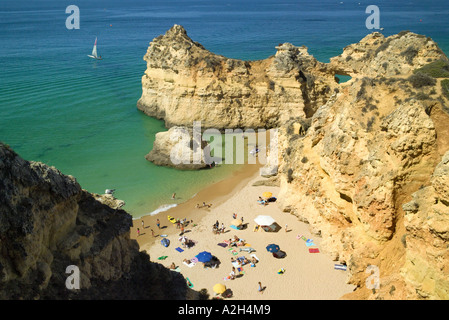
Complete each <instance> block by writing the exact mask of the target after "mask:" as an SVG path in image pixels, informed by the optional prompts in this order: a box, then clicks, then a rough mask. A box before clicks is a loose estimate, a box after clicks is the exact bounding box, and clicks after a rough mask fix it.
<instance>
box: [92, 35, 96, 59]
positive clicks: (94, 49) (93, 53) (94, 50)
mask: <svg viewBox="0 0 449 320" xmlns="http://www.w3.org/2000/svg"><path fill="white" fill-rule="evenodd" d="M92 55H93V56H94V57H95V58H97V38H95V44H94V48H93V49H92Z"/></svg>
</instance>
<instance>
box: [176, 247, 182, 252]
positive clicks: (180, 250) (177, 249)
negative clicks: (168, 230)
mask: <svg viewBox="0 0 449 320" xmlns="http://www.w3.org/2000/svg"><path fill="white" fill-rule="evenodd" d="M175 250H176V251H178V252H183V251H184V250H182V249H181V248H180V247H177V248H176V249H175Z"/></svg>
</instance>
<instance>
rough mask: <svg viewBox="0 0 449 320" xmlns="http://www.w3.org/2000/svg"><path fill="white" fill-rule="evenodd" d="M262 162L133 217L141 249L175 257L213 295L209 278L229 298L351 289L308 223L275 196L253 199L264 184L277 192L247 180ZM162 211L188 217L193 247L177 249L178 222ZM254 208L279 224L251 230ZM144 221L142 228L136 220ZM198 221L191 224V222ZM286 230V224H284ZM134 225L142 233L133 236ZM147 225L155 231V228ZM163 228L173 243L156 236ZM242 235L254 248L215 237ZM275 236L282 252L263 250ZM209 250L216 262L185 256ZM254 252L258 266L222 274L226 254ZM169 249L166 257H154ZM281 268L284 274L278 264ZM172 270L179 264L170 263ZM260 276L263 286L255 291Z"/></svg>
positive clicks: (312, 295)
mask: <svg viewBox="0 0 449 320" xmlns="http://www.w3.org/2000/svg"><path fill="white" fill-rule="evenodd" d="M259 168H260V167H259V166H256V165H248V166H245V167H244V168H243V169H242V170H240V171H239V172H236V173H235V174H234V175H233V176H232V177H231V178H229V179H226V180H224V181H221V182H219V183H216V184H214V185H212V186H210V187H209V188H207V189H205V190H203V191H201V192H199V193H198V194H197V195H196V196H195V197H194V198H192V199H190V200H188V201H187V202H185V203H182V204H180V205H178V206H177V207H175V208H172V209H170V210H168V211H166V212H162V213H159V214H157V215H155V216H145V217H142V218H139V219H136V220H134V226H133V228H132V230H131V237H132V238H134V239H136V240H137V241H138V243H139V245H140V248H141V250H142V251H143V250H145V251H146V252H147V253H148V254H149V256H150V259H151V261H153V262H157V263H161V264H163V265H164V266H166V267H169V266H170V265H171V264H172V263H174V264H175V265H176V266H178V267H179V269H178V270H180V271H179V272H181V273H182V275H183V276H184V277H185V278H189V280H190V281H191V282H192V284H193V289H194V290H196V291H200V290H201V289H203V288H205V289H207V291H208V293H209V294H210V297H213V296H214V295H215V293H214V291H213V286H214V285H215V284H217V283H222V284H224V285H225V286H226V288H228V289H230V290H231V291H232V293H233V296H232V297H231V298H228V299H236V300H259V299H260V300H308V299H313V300H324V299H326V300H335V299H339V298H340V297H342V296H343V295H344V294H346V293H349V292H352V291H353V289H354V286H353V285H349V284H347V283H346V279H347V271H343V270H335V269H334V265H335V263H336V262H335V261H332V259H331V258H330V256H329V255H327V254H325V253H323V252H322V250H321V248H320V238H319V237H318V236H315V235H312V234H311V233H310V231H309V229H308V225H307V224H305V223H303V222H300V221H298V219H297V218H296V217H295V216H293V215H291V214H290V213H286V212H283V211H282V210H281V208H280V206H279V204H278V203H276V202H271V203H269V205H267V206H263V205H260V204H259V203H258V202H257V200H258V198H259V196H261V195H262V193H263V192H265V191H268V192H271V193H272V194H273V196H274V197H277V194H278V192H279V187H273V186H252V184H253V183H254V182H255V181H258V180H263V179H264V178H262V177H260V176H259ZM203 201H204V202H206V203H212V206H211V208H199V209H198V208H195V206H196V204H197V203H199V204H202V202H203ZM233 213H236V214H237V218H238V219H241V218H242V217H243V219H244V220H243V224H244V225H246V228H244V229H242V230H235V229H232V228H230V225H231V221H232V220H233V218H232V215H233ZM167 215H170V216H173V217H174V218H176V219H184V218H186V219H187V220H188V221H190V220H193V223H190V224H189V225H188V226H187V227H186V228H185V233H184V236H185V237H186V238H188V239H191V240H193V241H194V242H195V245H194V246H193V247H191V248H184V249H183V250H184V251H183V252H178V251H177V250H175V249H176V248H177V247H181V248H182V245H181V242H180V241H179V240H178V239H179V238H180V232H181V230H180V229H178V228H177V227H176V225H175V224H172V223H171V222H170V221H169V220H168V219H167ZM258 215H269V216H271V217H272V218H274V219H275V220H276V222H277V224H278V225H279V227H280V228H278V229H279V230H277V231H276V232H265V231H263V230H260V231H257V232H255V231H254V226H255V225H256V223H255V222H254V218H255V217H256V216H258ZM156 219H160V222H161V229H158V227H157V226H156ZM142 220H143V221H144V227H143V228H142V224H141V221H142ZM217 220H218V222H219V225H220V226H221V224H222V223H223V224H224V226H225V227H226V229H225V232H224V233H222V234H214V233H213V232H212V225H213V224H214V223H215V222H216V221H217ZM195 224H196V226H193V225H195ZM286 225H287V226H288V227H287V232H286V231H285V226H286ZM137 228H139V229H140V231H141V234H140V235H139V236H137ZM151 229H152V230H153V231H154V236H153V235H152V232H151ZM164 234H166V235H167V237H166V238H168V239H169V240H170V245H169V246H168V247H164V246H163V245H162V244H161V239H162V237H161V236H160V235H164ZM235 235H236V236H237V237H239V238H240V239H244V240H245V242H246V243H247V244H249V245H250V246H251V248H253V249H255V250H256V251H255V252H252V253H248V252H245V251H240V249H241V248H245V247H242V246H239V247H236V248H235V249H236V251H237V255H235V256H234V255H233V254H232V253H231V252H230V251H229V247H226V248H223V247H221V246H219V245H218V243H222V242H223V241H224V240H228V239H230V238H233V237H234V236H235ZM298 236H304V237H305V238H307V239H312V240H313V243H314V245H313V246H310V247H309V246H307V245H306V241H305V240H304V239H302V238H300V237H298ZM271 243H274V244H277V245H279V247H280V250H281V251H283V252H285V253H286V256H285V257H284V258H275V257H273V255H272V253H270V252H268V251H267V250H266V246H267V245H268V244H271ZM309 248H318V249H319V250H320V252H319V253H310V252H309ZM202 251H208V252H210V253H212V255H214V256H215V257H217V258H218V259H219V260H220V264H219V265H218V266H217V267H216V268H204V267H203V265H202V263H201V262H198V263H196V265H194V266H191V267H189V266H187V265H186V264H184V263H183V260H184V259H191V258H194V257H195V256H196V255H197V254H198V253H200V252H202ZM251 254H255V255H256V256H257V258H258V259H259V262H258V263H256V265H255V267H251V266H250V265H249V264H247V265H244V266H243V272H244V273H243V274H242V275H241V276H239V277H237V278H236V279H234V280H225V279H226V277H227V276H228V275H229V274H230V272H231V270H232V267H233V265H232V263H231V258H232V257H234V258H236V257H240V256H245V257H246V258H248V259H250V258H251ZM161 256H167V258H166V259H164V260H159V259H158V257H161ZM281 268H283V269H284V270H285V271H284V273H283V274H278V271H279V270H280V269H281ZM172 272H176V271H172ZM259 282H261V285H262V287H263V288H264V290H263V291H262V292H259V291H258V283H259Z"/></svg>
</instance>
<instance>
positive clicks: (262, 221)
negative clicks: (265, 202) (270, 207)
mask: <svg viewBox="0 0 449 320" xmlns="http://www.w3.org/2000/svg"><path fill="white" fill-rule="evenodd" d="M254 222H256V223H257V224H258V225H260V226H271V225H272V224H273V223H275V222H276V220H274V219H273V218H272V217H271V216H263V215H259V216H257V217H256V218H255V219H254Z"/></svg>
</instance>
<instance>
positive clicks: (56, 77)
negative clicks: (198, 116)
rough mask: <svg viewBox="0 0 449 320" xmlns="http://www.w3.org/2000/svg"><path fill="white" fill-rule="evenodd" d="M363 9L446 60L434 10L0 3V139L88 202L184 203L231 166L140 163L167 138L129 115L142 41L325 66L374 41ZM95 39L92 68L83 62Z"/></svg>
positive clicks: (445, 8) (448, 11) (259, 3)
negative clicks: (295, 50) (424, 41)
mask: <svg viewBox="0 0 449 320" xmlns="http://www.w3.org/2000/svg"><path fill="white" fill-rule="evenodd" d="M72 4H75V5H77V6H78V7H79V9H80V29H78V30H68V29H67V28H66V25H65V21H66V18H67V17H68V16H69V14H66V13H65V9H66V7H67V6H69V5H72ZM370 4H376V5H377V6H378V7H379V9H380V13H381V15H380V23H381V27H383V28H384V30H383V31H382V32H383V33H384V34H385V35H390V34H394V33H397V32H400V31H402V30H410V31H413V32H416V33H420V34H425V35H426V36H430V37H432V38H433V39H434V40H435V41H437V42H438V44H439V45H440V47H441V48H442V49H443V50H444V51H445V52H446V53H448V52H449V19H448V17H449V5H448V4H447V2H446V1H443V0H440V1H426V2H422V1H387V0H383V1H377V3H372V2H371V1H363V0H359V1H333V0H332V1H331V0H323V1H320V0H314V1H293V0H289V1H287V0H279V1H274V0H273V1H268V0H245V1H241V0H223V1H216V0H209V1H194V0H178V1H170V0H164V1H161V0H158V1H153V0H130V1H118V0H107V1H106V0H98V1H61V0H40V1H30V0H27V1H25V0H22V1H21V0H14V1H10V0H2V1H1V2H0V140H1V141H3V142H5V143H7V144H9V145H10V146H11V147H12V148H13V149H14V150H15V151H16V152H18V153H19V154H20V155H21V156H22V157H23V158H25V159H29V160H36V161H42V162H44V163H46V164H49V165H52V166H55V167H57V168H58V169H59V170H61V171H62V172H63V173H65V174H70V175H73V176H75V177H76V178H77V180H78V181H79V183H80V184H81V185H82V186H83V188H85V189H87V190H88V191H90V192H96V193H103V192H104V190H105V189H107V188H115V189H116V190H117V191H116V196H117V197H118V198H120V199H123V200H125V202H126V206H125V208H126V209H127V210H128V211H129V212H130V213H131V214H132V215H133V216H135V217H138V216H140V215H143V214H145V213H149V212H152V211H154V210H156V209H157V208H158V207H160V206H161V205H164V204H172V203H177V202H180V201H185V200H187V199H188V198H190V197H192V196H193V195H194V194H195V193H196V192H198V191H199V190H200V189H201V188H203V187H204V186H206V185H208V184H210V183H213V182H216V181H219V180H221V179H223V178H225V177H227V176H228V175H229V174H231V173H232V172H233V171H234V170H236V169H238V168H239V166H237V165H234V166H229V165H227V166H222V167H220V168H216V169H214V170H204V171H197V172H183V171H178V170H174V169H170V168H164V167H157V166H155V165H153V164H152V163H150V162H148V161H146V160H145V158H144V156H145V155H146V154H147V153H148V152H149V151H150V150H151V148H152V144H153V141H154V135H155V134H156V133H157V132H159V131H162V130H165V127H164V123H163V122H162V121H159V120H156V119H152V118H149V117H147V116H145V115H144V114H142V113H141V112H139V111H138V110H137V108H136V102H137V100H138V99H139V97H140V95H141V76H142V75H143V73H144V71H145V69H146V64H145V62H144V61H143V60H142V57H143V55H144V54H145V52H146V50H147V47H148V45H149V42H150V41H151V40H152V39H153V38H155V37H157V36H158V35H160V34H163V33H165V31H166V30H168V29H169V28H170V27H171V26H173V25H174V24H180V25H183V26H184V27H185V28H186V30H187V32H188V34H189V36H190V37H191V38H192V39H193V40H194V41H198V42H200V43H201V44H203V45H204V46H205V47H206V48H207V49H209V50H211V51H212V52H215V53H218V54H222V55H224V56H227V57H231V58H238V59H245V60H256V59H264V58H266V57H268V56H270V55H272V54H274V53H275V46H276V45H278V44H279V43H282V42H291V43H293V44H294V45H298V46H300V45H306V46H307V47H309V52H310V53H312V54H313V55H314V56H315V57H316V58H317V59H319V60H320V61H323V62H328V60H329V58H330V57H332V56H335V55H338V54H340V53H341V51H342V48H343V47H345V46H346V45H348V44H351V43H354V42H358V41H359V40H360V39H361V38H363V37H364V36H365V35H366V34H368V33H370V32H372V31H373V30H368V29H366V27H365V20H366V18H367V17H368V15H369V14H366V13H365V9H366V7H367V6H368V5H370ZM95 37H98V53H99V54H100V55H102V56H103V58H104V60H102V61H93V60H91V59H89V58H88V57H87V54H90V52H91V50H92V45H93V42H94V40H95ZM173 192H176V194H177V198H178V199H177V200H175V201H173V200H171V195H172V193H173Z"/></svg>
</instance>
